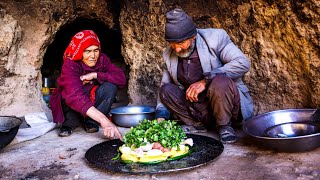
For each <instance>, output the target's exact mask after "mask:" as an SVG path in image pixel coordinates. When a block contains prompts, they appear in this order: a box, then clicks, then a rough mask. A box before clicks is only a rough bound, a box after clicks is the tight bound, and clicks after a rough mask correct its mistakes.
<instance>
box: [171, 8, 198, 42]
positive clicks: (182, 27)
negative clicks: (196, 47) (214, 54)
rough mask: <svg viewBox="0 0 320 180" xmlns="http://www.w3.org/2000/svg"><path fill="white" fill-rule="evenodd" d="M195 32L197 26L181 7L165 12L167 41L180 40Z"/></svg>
mask: <svg viewBox="0 0 320 180" xmlns="http://www.w3.org/2000/svg"><path fill="white" fill-rule="evenodd" d="M196 34H197V28H196V26H195V25H194V23H193V21H192V19H191V17H190V16H188V15H187V14H186V13H185V12H184V11H183V10H182V9H179V8H176V9H174V10H171V11H169V12H167V14H166V27H165V38H166V40H167V41H169V42H181V41H184V40H186V39H188V38H191V37H193V36H195V35H196Z"/></svg>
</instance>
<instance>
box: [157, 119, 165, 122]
mask: <svg viewBox="0 0 320 180" xmlns="http://www.w3.org/2000/svg"><path fill="white" fill-rule="evenodd" d="M164 120H166V119H165V118H157V121H158V123H159V122H161V121H164Z"/></svg>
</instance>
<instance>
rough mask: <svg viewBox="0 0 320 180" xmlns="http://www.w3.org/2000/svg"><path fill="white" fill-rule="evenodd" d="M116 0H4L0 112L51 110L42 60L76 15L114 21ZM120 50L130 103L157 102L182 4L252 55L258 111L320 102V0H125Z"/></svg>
mask: <svg viewBox="0 0 320 180" xmlns="http://www.w3.org/2000/svg"><path fill="white" fill-rule="evenodd" d="M112 2H113V0H106V1H95V0H88V1H85V2H84V1H80V0H73V1H69V0H64V1H58V0H47V1H35V0H26V1H5V0H0V24H1V26H0V84H1V86H0V115H17V116H20V115H24V114H26V113H29V112H37V111H48V112H49V111H50V110H49V109H48V108H47V107H46V105H45V103H44V101H43V100H42V95H41V84H42V80H41V79H42V77H41V76H42V75H41V71H40V68H41V66H42V64H43V56H44V54H45V52H46V49H47V47H48V45H49V44H50V43H51V42H52V41H53V39H54V37H55V34H56V32H57V31H59V29H60V27H61V26H63V25H65V24H68V23H69V22H72V21H73V20H74V19H75V18H77V17H86V18H93V19H97V20H99V21H102V22H104V23H105V24H106V25H107V26H109V27H110V28H111V27H112V26H113V25H114V19H113V16H114V15H113V14H112ZM121 3H122V9H121V14H120V27H121V31H122V37H123V42H122V44H123V45H122V55H123V57H124V58H125V62H126V63H127V64H128V65H129V66H130V79H129V87H128V89H129V90H128V94H129V96H130V102H131V104H153V105H154V104H155V102H156V96H157V90H158V88H159V83H160V80H161V69H162V67H163V66H164V62H163V60H162V58H161V54H162V51H163V50H164V48H165V47H166V46H167V45H168V44H167V43H166V42H165V41H164V38H163V37H164V23H165V17H164V15H165V12H167V11H168V10H171V9H172V8H174V7H182V8H183V9H184V10H185V11H186V12H187V13H188V14H190V15H191V16H192V17H193V19H194V21H195V23H196V25H197V26H198V27H199V28H209V27H214V28H223V29H225V30H226V31H227V32H228V33H229V35H230V36H231V39H232V40H233V41H234V42H235V44H236V45H238V46H239V47H240V49H242V51H243V52H244V53H245V54H246V55H247V56H248V57H249V59H250V61H251V70H250V72H249V73H247V74H246V76H245V78H244V79H245V82H246V84H247V85H248V87H249V89H250V90H251V94H252V96H253V99H254V103H255V112H256V114H258V113H263V112H267V111H271V110H278V109H286V108H308V107H312V108H314V107H319V106H320V78H319V74H320V70H319V66H320V60H319V59H320V50H319V45H320V15H319V14H320V2H319V1H318V0H308V1H305V0H297V1H286V0H278V1H273V0H241V1H240V0H226V1H225V0H217V1H213V0H209V1H208V0H190V1H183V0H147V1H146V0H122V1H121Z"/></svg>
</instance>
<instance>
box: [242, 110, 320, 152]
mask: <svg viewBox="0 0 320 180" xmlns="http://www.w3.org/2000/svg"><path fill="white" fill-rule="evenodd" d="M314 111H315V109H286V110H279V111H272V112H268V113H264V114H261V115H258V116H256V117H253V118H251V119H250V120H248V121H246V122H245V123H244V124H243V130H244V131H245V132H246V133H247V134H248V135H250V136H252V137H253V138H254V139H255V140H256V141H257V142H258V143H259V144H261V145H263V146H265V147H267V148H271V149H274V150H276V151H282V152H302V151H310V150H313V149H316V148H318V147H319V146H320V132H319V128H320V126H319V124H317V123H312V122H311V121H310V117H311V115H312V113H313V112H314ZM291 122H294V123H299V122H301V123H307V124H306V126H305V127H302V126H297V127H295V126H293V124H294V123H293V124H291V125H286V124H290V123H291ZM309 123H310V124H309ZM282 124H283V125H282ZM285 127H287V128H289V127H290V128H301V129H304V128H306V129H307V130H306V129H305V130H304V131H303V133H304V134H301V133H300V134H296V136H290V137H289V136H288V137H285V136H284V137H281V136H280V137H279V136H276V135H274V134H272V133H275V132H274V131H277V130H278V132H279V133H281V130H282V132H283V128H285ZM306 131H308V132H306ZM297 132H301V131H297ZM268 133H271V135H270V134H269V136H268Z"/></svg>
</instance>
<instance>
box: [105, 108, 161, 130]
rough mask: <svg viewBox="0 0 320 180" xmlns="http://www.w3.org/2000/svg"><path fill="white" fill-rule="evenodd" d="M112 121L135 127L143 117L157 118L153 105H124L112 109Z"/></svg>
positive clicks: (119, 124) (120, 124) (123, 125)
mask: <svg viewBox="0 0 320 180" xmlns="http://www.w3.org/2000/svg"><path fill="white" fill-rule="evenodd" d="M110 114H111V118H112V121H113V122H114V123H115V124H117V125H118V126H122V127H135V126H137V125H138V124H139V122H140V121H142V120H143V119H149V120H152V119H154V118H155V108H154V107H153V106H122V107H117V108H114V109H112V110H111V111H110Z"/></svg>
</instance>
